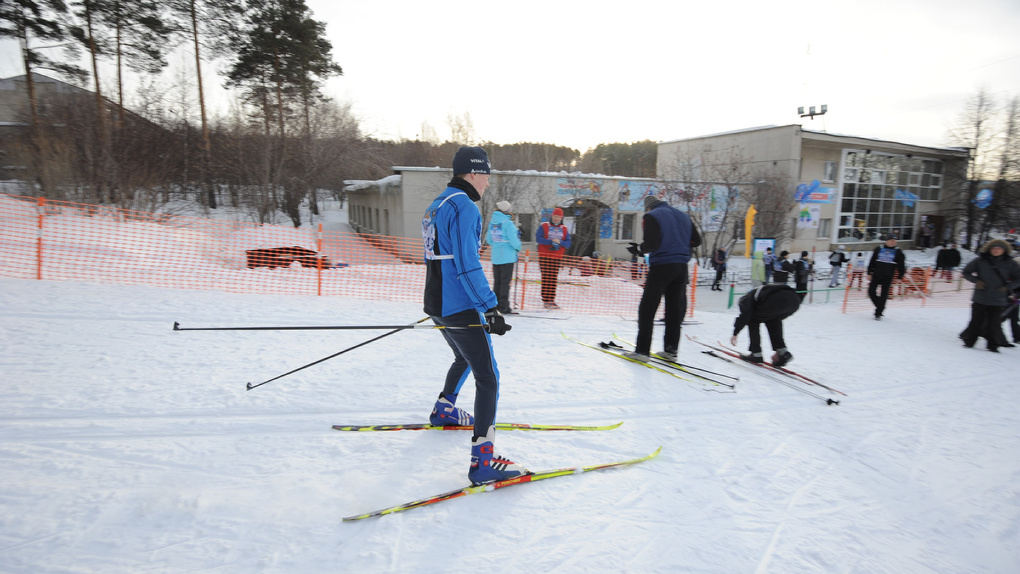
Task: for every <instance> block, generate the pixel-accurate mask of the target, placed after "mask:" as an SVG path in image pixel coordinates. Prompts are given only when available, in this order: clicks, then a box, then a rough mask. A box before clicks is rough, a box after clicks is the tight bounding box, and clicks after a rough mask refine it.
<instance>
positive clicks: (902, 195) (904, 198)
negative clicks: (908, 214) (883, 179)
mask: <svg viewBox="0 0 1020 574" xmlns="http://www.w3.org/2000/svg"><path fill="white" fill-rule="evenodd" d="M893 199H898V200H900V202H901V203H903V205H905V206H907V207H914V202H915V201H917V194H915V193H911V192H909V191H907V190H904V189H897V190H896V191H894V192H893Z"/></svg>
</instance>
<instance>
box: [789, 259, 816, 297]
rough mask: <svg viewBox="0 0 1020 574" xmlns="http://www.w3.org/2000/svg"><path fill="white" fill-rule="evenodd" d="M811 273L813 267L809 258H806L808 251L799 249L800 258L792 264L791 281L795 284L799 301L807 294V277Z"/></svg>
mask: <svg viewBox="0 0 1020 574" xmlns="http://www.w3.org/2000/svg"><path fill="white" fill-rule="evenodd" d="M812 273H814V269H813V268H812V266H811V260H810V259H808V252H807V251H801V252H800V259H798V260H797V262H796V263H794V264H793V281H794V283H795V284H796V285H797V294H798V295H800V300H801V301H803V300H804V296H805V295H807V291H808V279H809V278H810V277H811V274H812Z"/></svg>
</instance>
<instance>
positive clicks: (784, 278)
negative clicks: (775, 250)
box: [772, 251, 793, 285]
mask: <svg viewBox="0 0 1020 574" xmlns="http://www.w3.org/2000/svg"><path fill="white" fill-rule="evenodd" d="M789 255H790V252H789V251H781V252H780V253H779V257H776V258H775V260H773V261H772V282H773V283H779V284H780V285H785V284H786V283H787V282H788V281H789V280H790V272H791V271H793V263H790V261H789V260H788V259H786V258H787V257H789Z"/></svg>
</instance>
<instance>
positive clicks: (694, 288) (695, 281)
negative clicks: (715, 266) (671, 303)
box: [687, 258, 698, 318]
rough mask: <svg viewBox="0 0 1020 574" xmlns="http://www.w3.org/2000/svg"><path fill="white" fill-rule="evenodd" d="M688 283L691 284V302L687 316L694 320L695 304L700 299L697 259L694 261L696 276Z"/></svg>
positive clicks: (688, 305)
mask: <svg viewBox="0 0 1020 574" xmlns="http://www.w3.org/2000/svg"><path fill="white" fill-rule="evenodd" d="M688 283H690V285H691V300H690V301H689V302H688V304H687V316H688V317H691V318H693V317H694V307H695V304H696V303H697V301H698V297H697V293H698V260H697V258H695V259H694V276H693V277H691V279H690V281H688Z"/></svg>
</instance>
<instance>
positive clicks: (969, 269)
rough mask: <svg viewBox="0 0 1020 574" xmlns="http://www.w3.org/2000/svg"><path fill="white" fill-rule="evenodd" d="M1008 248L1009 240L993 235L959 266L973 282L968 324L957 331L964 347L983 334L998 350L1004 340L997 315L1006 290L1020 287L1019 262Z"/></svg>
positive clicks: (1003, 305)
mask: <svg viewBox="0 0 1020 574" xmlns="http://www.w3.org/2000/svg"><path fill="white" fill-rule="evenodd" d="M1012 251H1013V249H1012V247H1010V245H1009V243H1007V242H1005V241H1003V240H1002V239H993V240H991V241H989V242H988V243H986V244H984V246H982V247H981V251H980V253H981V254H980V256H978V257H975V258H974V259H972V260H971V261H970V263H968V264H967V266H966V267H964V268H963V278H964V279H966V280H967V281H970V282H971V283H973V284H974V295H973V296H972V297H971V311H970V324H968V325H967V328H966V329H964V330H963V332H962V333H960V339H962V340H963V346H964V347H973V346H974V344H975V343H977V339H978V337H984V338H985V340H986V341H987V342H988V350H989V351H992V352H993V353H998V352H999V347H1000V346H1002V343H1003V342H1004V341H1005V340H1006V336H1005V335H1003V333H1002V325H1001V323H1000V320H999V316H1000V315H1001V314H1002V313H1003V311H1005V310H1006V306H1007V305H1008V304H1009V294H1010V293H1011V292H1012V291H1013V290H1014V289H1017V288H1020V264H1018V263H1017V262H1016V261H1014V260H1013V258H1012V257H1011V254H1012Z"/></svg>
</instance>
